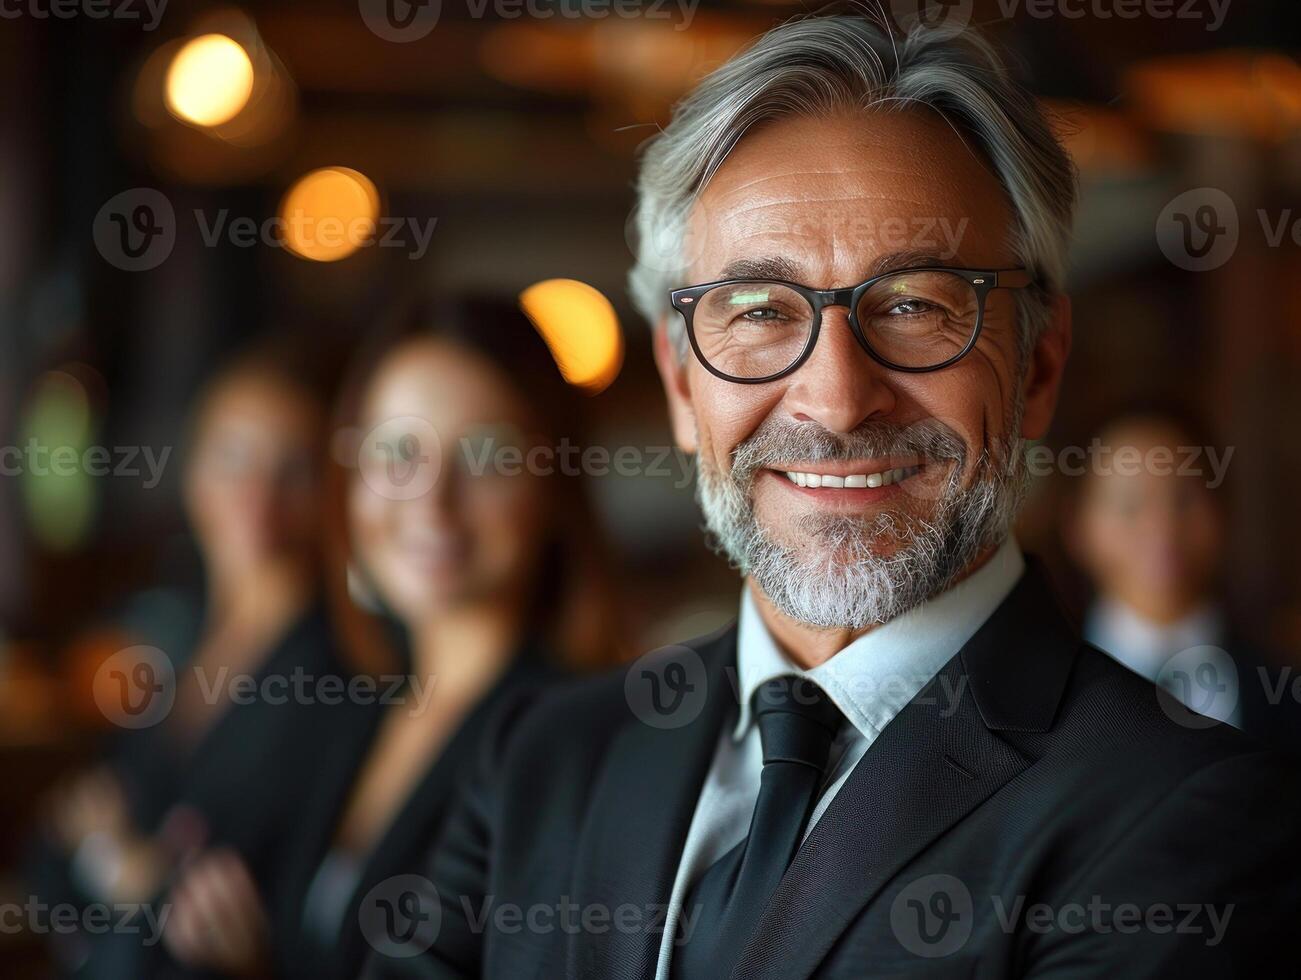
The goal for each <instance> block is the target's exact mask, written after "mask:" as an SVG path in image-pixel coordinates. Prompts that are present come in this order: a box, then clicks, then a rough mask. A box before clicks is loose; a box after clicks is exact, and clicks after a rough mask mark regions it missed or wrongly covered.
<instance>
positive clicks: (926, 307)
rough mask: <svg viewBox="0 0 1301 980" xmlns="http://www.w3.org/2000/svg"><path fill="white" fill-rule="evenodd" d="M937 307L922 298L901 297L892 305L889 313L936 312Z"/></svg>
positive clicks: (912, 314) (917, 314)
mask: <svg viewBox="0 0 1301 980" xmlns="http://www.w3.org/2000/svg"><path fill="white" fill-rule="evenodd" d="M935 309H936V307H934V306H932V305H931V304H930V303H927V302H926V301H925V300H921V299H901V300H899V301H898V302H897V303H895V304H894V305H893V306H891V307H890V308H889V309H888V310H886V312H887V313H890V314H892V315H895V316H919V315H920V314H923V313H931V312H934V311H935Z"/></svg>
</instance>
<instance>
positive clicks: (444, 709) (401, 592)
mask: <svg viewBox="0 0 1301 980" xmlns="http://www.w3.org/2000/svg"><path fill="white" fill-rule="evenodd" d="M568 402H569V395H568V393H567V391H566V390H565V388H564V385H563V383H562V382H561V380H560V377H559V374H558V372H557V369H556V367H555V365H554V362H553V361H552V359H551V357H550V354H549V352H548V351H547V349H546V347H545V345H544V344H543V343H542V341H541V339H540V337H539V336H538V335H537V333H536V332H535V331H534V330H533V329H532V327H531V325H530V324H529V323H528V321H527V320H525V319H524V317H523V316H522V314H520V313H519V311H518V310H517V309H516V308H515V307H513V306H510V305H503V304H499V303H494V302H488V301H466V302H462V303H459V304H456V305H455V306H453V307H445V308H441V309H440V308H429V307H425V306H419V305H418V306H417V307H415V308H414V309H412V310H411V311H409V313H408V314H407V315H406V316H405V317H404V322H403V325H402V326H401V327H399V328H398V331H397V339H396V340H391V341H389V342H388V343H386V344H385V345H384V349H383V350H382V351H380V352H377V353H376V354H375V355H372V356H371V357H370V358H368V359H366V363H365V366H364V367H363V369H362V370H361V371H360V374H359V376H358V378H357V380H356V382H355V384H354V386H353V389H352V391H351V393H350V395H349V397H347V398H345V401H344V412H343V414H344V416H345V418H344V420H343V422H344V426H345V428H344V429H343V431H344V432H345V433H349V432H351V433H355V434H356V436H357V438H356V439H354V440H353V441H354V443H355V444H356V446H357V448H356V449H355V450H351V451H349V452H348V453H347V455H348V456H349V457H350V458H354V459H356V461H357V466H356V467H355V468H354V469H352V470H350V471H348V472H347V473H346V475H345V476H344V478H343V479H341V480H340V486H339V490H340V493H339V494H338V503H339V511H340V513H341V515H342V516H343V517H344V521H343V524H344V533H343V534H342V535H341V536H340V539H339V540H340V543H341V545H342V547H341V548H340V549H339V551H340V557H341V559H342V560H341V565H342V566H343V567H342V568H341V569H340V574H339V580H340V581H343V580H344V575H345V571H346V575H347V577H348V579H349V580H350V582H351V586H352V588H351V595H350V596H343V597H341V598H342V601H341V606H342V610H343V613H344V621H345V623H346V624H347V625H346V633H347V635H348V636H349V639H350V641H351V643H352V645H353V647H354V649H357V650H359V651H371V652H372V660H373V659H374V657H373V651H375V650H377V649H380V648H382V646H383V645H384V644H383V640H384V638H385V632H386V631H385V629H384V622H383V619H382V617H380V616H376V615H371V614H368V613H367V612H365V607H367V606H369V607H370V608H372V609H376V610H378V609H382V610H384V611H385V612H386V613H387V614H388V615H389V616H390V617H391V618H392V619H393V620H395V621H396V624H397V625H398V626H399V627H400V629H399V631H398V632H399V633H400V634H401V636H402V637H403V638H404V639H405V646H406V648H407V650H408V651H409V657H410V664H411V677H410V679H409V683H408V684H407V685H406V687H405V689H404V691H403V692H402V694H401V696H400V697H398V698H397V699H395V700H393V701H392V703H389V704H386V705H383V706H382V708H381V710H380V711H378V712H360V711H354V712H352V713H351V714H350V715H349V716H348V720H347V721H346V722H344V721H343V720H342V719H343V716H342V715H340V724H346V725H347V726H348V727H349V729H350V730H351V735H350V736H349V738H348V741H349V743H350V744H349V745H348V746H347V747H346V748H344V749H342V750H341V751H339V753H338V754H337V755H336V756H334V757H331V758H330V759H328V760H323V765H322V769H321V772H320V779H319V781H318V784H317V786H316V788H315V791H314V792H313V794H312V797H311V803H310V805H309V808H308V810H309V814H308V816H307V818H306V819H305V821H304V823H303V825H302V826H300V827H299V828H298V829H297V830H296V832H295V833H294V835H293V837H292V839H290V840H287V841H285V842H284V854H283V855H282V857H283V860H282V863H281V870H280V873H279V874H278V875H277V876H276V879H275V880H274V881H273V882H272V883H271V885H270V886H269V887H268V888H266V889H263V890H261V891H259V890H258V889H256V888H255V882H254V880H253V876H252V875H251V874H250V873H249V871H248V869H247V868H246V867H243V866H242V865H241V862H240V861H239V860H238V859H237V858H236V857H235V856H234V855H231V854H230V853H225V852H212V853H209V854H207V855H205V856H204V857H203V858H201V859H200V860H198V861H196V862H195V863H194V865H193V866H192V867H191V868H190V869H189V870H188V872H187V873H186V874H185V876H184V877H183V879H182V880H181V881H180V882H179V883H178V884H177V886H176V887H175V889H174V890H173V892H172V900H173V901H174V903H175V904H174V909H173V913H172V916H171V919H170V921H169V923H168V926H167V931H166V941H167V944H168V946H169V948H170V949H171V951H172V953H173V955H174V956H175V957H176V958H177V959H179V960H181V961H182V962H184V963H187V964H189V965H191V966H196V967H205V968H208V969H210V970H218V971H221V972H224V973H227V974H251V973H256V972H259V971H263V972H275V973H277V974H278V975H288V976H304V977H349V978H351V977H354V976H356V975H357V972H358V970H359V969H360V967H361V964H362V961H363V959H364V957H365V955H366V953H367V952H368V950H369V947H368V946H367V944H366V939H365V937H364V935H363V932H362V929H361V925H360V921H359V915H360V909H361V905H362V902H363V899H364V898H365V896H366V895H367V894H368V893H369V892H370V891H371V890H372V889H373V888H375V887H376V886H377V885H381V884H382V883H383V882H385V881H387V880H389V879H390V878H392V877H393V876H395V875H398V874H402V873H404V872H411V871H418V870H419V867H420V862H421V858H422V857H423V856H424V854H425V852H426V851H427V849H428V846H429V843H430V841H431V839H433V838H434V837H435V835H436V833H437V830H438V827H439V825H440V823H441V821H442V819H443V817H444V816H445V814H446V811H447V809H448V805H449V803H450V801H451V798H452V796H453V790H454V788H455V787H456V785H457V783H458V782H459V781H460V780H461V778H462V777H463V775H464V772H465V768H466V764H467V761H468V759H469V757H470V756H471V755H472V752H473V749H474V747H475V744H476V742H477V740H478V737H479V736H480V734H481V732H482V729H483V727H484V725H485V723H486V720H487V718H488V717H489V716H490V715H491V713H492V711H493V710H494V708H496V707H497V706H498V705H500V704H501V703H502V702H503V700H504V699H505V698H507V697H509V696H510V695H511V693H512V692H516V691H519V690H520V689H522V688H523V687H524V686H526V685H533V684H537V683H541V682H543V681H545V680H546V679H548V678H549V677H550V676H551V675H552V674H553V673H554V672H555V671H556V668H557V667H558V666H559V665H562V664H563V665H569V666H572V665H574V664H576V663H587V664H593V665H595V664H596V663H599V662H601V661H602V660H609V659H610V648H609V647H608V645H607V643H606V639H605V638H606V636H608V635H609V632H608V630H607V626H608V625H609V624H610V623H612V622H613V619H612V617H611V615H610V610H609V605H608V602H607V601H606V595H607V587H608V579H607V577H605V576H603V575H602V574H601V570H600V563H599V562H598V561H597V560H596V552H595V550H594V542H595V538H596V535H595V533H594V528H593V525H592V523H591V521H590V520H589V519H588V517H587V515H586V513H585V509H584V507H583V506H582V502H581V501H582V497H581V494H580V493H579V490H578V487H577V486H576V485H574V481H573V480H572V479H566V478H565V477H564V476H562V475H561V474H559V473H554V472H543V469H544V468H543V467H540V466H539V467H533V468H530V467H529V466H528V465H526V464H525V463H524V461H525V460H527V459H529V458H535V459H538V458H541V457H538V456H533V457H531V456H530V450H532V449H534V448H536V447H544V446H545V447H555V446H556V445H557V442H556V440H557V439H558V438H560V437H562V436H568V435H569V433H568V431H567V429H566V428H565V426H566V425H567V424H568V423H569V420H568V418H567V416H566V414H565V413H564V412H563V411H562V408H563V406H565V405H566V404H567V403H568ZM358 599H360V604H359V603H358ZM390 662H392V658H390Z"/></svg>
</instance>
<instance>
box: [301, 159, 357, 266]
mask: <svg viewBox="0 0 1301 980" xmlns="http://www.w3.org/2000/svg"><path fill="white" fill-rule="evenodd" d="M280 218H281V220H282V221H283V222H284V225H283V227H284V243H285V246H286V247H287V248H288V249H289V250H290V251H291V252H293V253H294V254H295V255H299V256H301V257H302V258H305V259H310V260H312V261H313V262H337V261H338V260H339V259H342V258H346V257H347V256H349V255H351V254H352V253H353V252H355V251H357V249H359V248H361V247H362V246H363V245H365V244H367V243H368V242H370V241H373V240H374V236H375V224H376V222H377V221H378V220H379V191H378V190H377V189H376V188H375V185H374V184H373V183H372V182H371V181H370V179H369V178H368V177H367V176H366V175H365V174H362V173H358V172H357V171H356V170H351V169H349V168H348V167H322V168H321V169H320V170H313V171H311V172H310V173H307V174H304V175H303V176H302V177H300V178H299V179H298V181H297V183H295V184H294V185H293V186H292V187H290V188H289V192H288V193H287V194H285V199H284V201H283V202H282V203H281V205H280Z"/></svg>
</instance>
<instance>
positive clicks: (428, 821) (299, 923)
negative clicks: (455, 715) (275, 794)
mask: <svg viewBox="0 0 1301 980" xmlns="http://www.w3.org/2000/svg"><path fill="white" fill-rule="evenodd" d="M546 663H547V661H546V659H545V658H544V657H543V656H542V655H541V653H540V652H535V651H525V652H522V653H521V654H520V655H518V656H517V657H516V659H515V661H514V663H513V664H512V666H511V667H509V668H508V669H507V671H506V672H505V673H504V674H503V675H502V677H501V678H500V679H499V680H498V682H497V683H496V685H495V686H494V687H493V688H492V689H491V690H490V691H489V693H488V694H487V695H486V696H485V697H484V698H483V699H482V700H481V701H480V702H479V704H477V705H476V706H475V707H474V708H473V709H471V711H470V713H469V714H468V715H467V716H466V718H465V720H464V721H463V722H462V723H461V725H460V727H459V728H458V729H457V730H456V732H455V733H454V734H453V735H452V736H451V738H450V739H449V740H448V741H447V743H446V745H445V746H444V748H443V749H442V751H441V752H440V753H439V755H438V757H437V759H435V760H434V762H433V763H432V765H431V766H430V767H429V769H428V771H427V772H426V773H425V775H424V776H423V777H422V778H421V780H420V781H419V783H418V784H417V785H416V788H415V790H414V791H413V792H412V793H411V795H410V796H409V797H408V798H407V801H406V803H405V804H404V805H403V806H402V808H401V809H400V811H399V812H398V814H397V816H396V817H395V818H394V819H393V821H392V823H391V824H390V825H389V828H388V829H387V830H386V831H385V832H384V834H383V835H382V836H381V837H380V839H379V841H378V842H377V843H376V845H375V847H374V849H373V850H372V851H371V853H370V854H369V855H368V856H367V857H366V858H365V859H364V862H363V867H362V870H361V875H360V879H359V881H358V884H357V887H356V888H355V889H354V891H353V893H352V897H351V899H350V900H349V903H348V909H347V912H346V913H345V915H344V916H343V920H342V926H341V928H340V930H339V933H338V935H337V937H336V939H335V942H334V943H333V944H332V945H330V946H329V947H324V946H321V945H320V944H318V943H317V942H315V941H314V940H313V939H312V938H311V937H310V936H309V935H308V934H307V933H306V932H305V931H304V928H303V909H304V906H305V902H306V898H307V893H308V889H309V888H310V886H311V884H312V880H313V879H314V877H315V876H316V873H317V871H318V869H319V868H320V866H321V863H322V861H323V860H324V858H325V857H326V855H327V853H328V852H329V850H330V847H331V844H332V843H333V841H334V838H335V834H336V831H337V828H338V825H339V821H340V819H341V817H342V814H343V810H344V807H345V806H346V804H347V801H348V796H349V793H350V791H351V789H352V787H353V784H354V781H355V780H356V777H357V773H358V771H359V770H360V769H361V767H362V765H363V763H364V761H365V758H366V755H367V753H368V751H369V750H370V748H371V745H372V744H373V742H374V739H375V736H376V733H377V730H378V727H379V721H380V717H381V715H380V713H379V712H375V713H372V715H371V717H370V719H369V724H367V725H365V726H364V727H361V726H359V727H358V728H357V729H354V731H353V732H352V738H351V744H349V745H346V746H345V745H337V747H336V749H335V753H336V754H335V757H334V758H332V759H331V760H330V761H329V765H328V766H327V767H325V768H324V769H322V770H321V771H320V773H319V775H320V778H319V780H318V783H317V785H316V786H315V787H314V789H313V792H312V795H311V801H310V804H309V805H308V806H306V807H305V808H304V816H303V820H302V822H301V823H300V824H299V826H298V827H297V829H296V832H295V833H294V834H293V836H292V839H291V840H290V841H288V842H287V845H286V851H285V853H284V854H283V855H282V862H281V865H280V867H281V871H280V873H279V875H278V880H277V881H275V882H272V883H271V885H270V886H269V890H268V892H264V893H263V894H264V895H265V896H266V898H267V902H268V908H269V914H270V918H271V932H272V935H271V942H272V946H273V950H274V954H275V960H276V965H277V975H280V976H285V977H304V978H307V977H311V978H314V980H332V978H347V980H353V978H355V977H356V976H357V975H358V973H359V972H360V969H361V966H362V963H363V962H364V960H365V958H366V956H367V954H368V953H369V952H370V947H369V946H368V944H367V941H366V938H365V936H364V934H363V932H362V929H361V925H360V914H361V902H362V900H363V899H364V898H365V896H366V894H367V893H368V892H369V891H370V890H371V889H372V888H374V887H375V886H376V885H378V884H379V883H380V882H383V881H385V880H386V879H388V878H390V877H393V876H395V875H400V874H406V873H412V872H418V871H419V869H420V867H421V859H422V858H423V856H424V855H425V854H426V853H427V851H428V849H429V845H430V842H431V841H432V840H433V839H434V838H435V836H436V835H437V833H438V830H439V828H440V827H441V825H442V822H443V819H444V818H445V816H446V814H447V811H448V807H449V804H450V803H451V801H452V799H453V797H454V795H455V792H456V789H457V787H458V786H459V784H460V783H461V782H462V780H463V779H464V777H465V775H466V773H467V769H468V765H469V764H470V763H471V762H472V760H473V758H474V756H475V753H476V750H477V748H478V746H479V743H480V740H481V736H482V734H483V733H484V731H485V730H486V729H487V727H488V722H489V720H490V718H491V717H492V716H493V715H494V714H495V713H496V712H497V710H498V708H499V707H500V706H502V705H504V704H505V703H506V702H507V701H509V700H510V699H511V698H512V697H513V696H515V695H518V694H521V693H523V692H524V691H526V690H530V689H533V688H536V687H538V686H540V685H543V684H545V683H547V682H548V681H549V680H553V679H555V678H557V677H558V676H559V674H558V673H557V671H556V670H555V669H554V668H552V667H548V666H546ZM395 710H403V708H402V707H401V706H399V707H397V708H396V709H395ZM336 744H337V743H336Z"/></svg>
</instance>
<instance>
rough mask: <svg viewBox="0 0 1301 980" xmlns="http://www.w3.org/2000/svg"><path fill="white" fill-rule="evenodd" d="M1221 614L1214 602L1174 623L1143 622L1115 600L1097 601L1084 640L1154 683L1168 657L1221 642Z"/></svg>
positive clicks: (1087, 622) (1089, 615)
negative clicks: (1192, 648)
mask: <svg viewBox="0 0 1301 980" xmlns="http://www.w3.org/2000/svg"><path fill="white" fill-rule="evenodd" d="M1224 634H1225V628H1224V614H1223V611H1222V610H1221V609H1220V608H1219V607H1218V606H1216V605H1215V604H1214V603H1207V604H1205V605H1203V606H1201V607H1200V608H1198V609H1194V610H1193V611H1192V612H1191V613H1189V614H1188V615H1187V616H1185V617H1183V618H1182V619H1180V620H1177V621H1176V622H1173V623H1167V624H1160V623H1154V622H1152V621H1151V620H1148V619H1144V618H1143V617H1142V616H1141V615H1139V613H1138V612H1136V611H1135V610H1134V609H1133V608H1132V607H1130V606H1127V605H1125V604H1124V603H1122V602H1120V601H1119V600H1116V599H1106V598H1104V599H1100V600H1098V602H1097V603H1096V604H1095V605H1094V607H1093V608H1092V609H1091V610H1089V614H1088V616H1087V617H1086V620H1085V625H1084V638H1085V639H1086V640H1088V641H1089V642H1090V643H1092V644H1093V645H1094V646H1096V647H1098V648H1099V649H1101V650H1105V651H1107V653H1109V654H1111V656H1112V657H1113V658H1114V659H1116V660H1118V661H1120V662H1121V663H1122V664H1124V665H1125V666H1126V667H1128V668H1129V669H1130V670H1132V671H1134V673H1136V674H1139V675H1141V676H1143V677H1146V678H1147V679H1148V680H1150V681H1155V680H1156V678H1157V676H1158V675H1159V674H1160V672H1161V668H1162V667H1163V666H1165V663H1166V661H1167V660H1168V659H1170V657H1172V656H1174V655H1175V654H1176V653H1179V652H1180V651H1182V650H1187V649H1189V648H1191V647H1198V646H1207V645H1210V646H1215V645H1218V644H1221V643H1223V642H1224Z"/></svg>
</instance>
